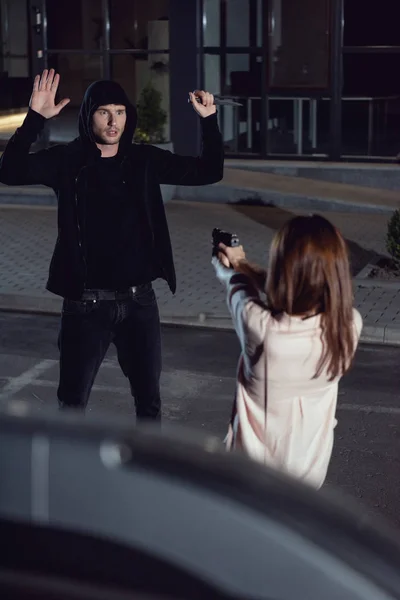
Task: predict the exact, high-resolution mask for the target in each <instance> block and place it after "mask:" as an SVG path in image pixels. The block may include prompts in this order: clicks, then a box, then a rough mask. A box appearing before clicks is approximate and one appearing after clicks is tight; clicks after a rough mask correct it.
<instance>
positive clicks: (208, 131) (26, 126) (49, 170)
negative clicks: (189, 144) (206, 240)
mask: <svg viewBox="0 0 400 600" xmlns="http://www.w3.org/2000/svg"><path fill="white" fill-rule="evenodd" d="M105 90H107V92H108V91H112V93H113V94H114V92H115V94H116V96H114V97H115V100H114V102H115V101H117V95H118V102H119V100H120V99H121V96H120V94H123V97H124V100H125V101H124V104H125V105H126V106H127V109H128V110H129V111H130V112H131V116H130V117H129V119H128V123H127V127H126V130H125V133H124V135H123V140H122V143H121V146H120V151H119V153H118V160H119V161H120V168H121V171H122V174H123V180H124V181H125V183H126V185H127V189H128V192H129V193H130V194H131V196H132V201H135V202H137V203H138V204H139V205H140V206H141V207H143V211H144V214H145V218H146V227H148V231H149V232H150V233H149V238H150V239H149V244H150V245H151V248H152V251H153V253H154V254H155V255H156V256H157V259H158V261H159V264H160V274H161V277H163V278H164V279H165V280H166V281H167V282H168V285H169V287H170V289H171V291H172V292H173V293H174V292H175V289H176V278H175V269H174V262H173V256H172V247H171V241H170V236H169V231H168V225H167V220H166V215H165V210H164V204H163V200H162V195H161V190H160V184H171V185H188V186H198V185H207V184H211V183H215V182H217V181H220V180H221V179H222V176H223V164H224V152H223V143H222V137H221V134H220V131H219V128H218V121H217V116H216V115H215V114H214V115H211V116H210V117H207V118H205V119H202V118H200V124H201V129H202V150H201V154H200V155H199V156H198V157H192V156H179V155H176V154H173V153H172V152H168V151H166V150H162V149H160V148H157V147H155V146H151V145H148V144H132V143H131V142H132V136H133V132H134V129H135V125H136V111H135V109H134V108H133V107H132V105H131V104H130V103H129V101H128V99H127V98H126V96H125V93H124V92H123V90H122V88H121V87H120V86H116V84H114V83H111V82H107V84H100V83H99V82H96V83H95V84H92V86H90V87H89V89H88V91H87V92H86V94H85V98H84V100H83V103H82V109H81V118H80V123H79V126H80V136H79V137H78V138H77V139H76V140H74V141H73V142H71V143H70V144H63V145H57V146H53V147H51V148H49V149H48V150H41V151H39V152H36V153H31V152H29V150H30V147H31V145H32V144H33V143H34V142H35V141H36V139H37V137H38V135H39V134H40V133H41V131H42V129H43V127H44V123H45V120H46V119H45V118H44V117H42V116H41V115H40V114H38V113H37V112H35V111H33V110H31V109H30V110H29V111H28V114H27V116H26V118H25V120H24V122H23V124H22V126H21V127H20V128H19V129H17V131H16V132H15V134H14V135H13V136H12V137H11V138H10V140H9V142H8V144H7V146H6V149H5V151H4V153H3V155H2V157H1V159H0V182H2V183H5V184H7V185H35V184H41V185H46V186H48V187H50V188H52V189H53V190H54V191H55V193H56V195H57V202H58V235H57V241H56V246H55V249H54V253H53V257H52V260H51V263H50V269H49V278H48V281H47V289H48V290H49V291H50V292H53V293H54V294H58V295H60V296H63V297H65V298H70V299H79V298H80V297H81V296H82V293H83V290H84V289H85V288H87V275H88V273H87V264H86V258H85V223H84V222H82V216H81V214H80V210H79V207H81V206H82V200H84V198H85V192H86V189H87V182H88V180H87V172H88V170H90V167H91V166H92V165H93V164H94V163H95V162H96V160H97V159H98V158H99V157H100V151H99V150H98V149H97V147H96V145H95V143H94V141H93V139H92V133H91V128H90V115H91V114H92V111H93V110H94V106H95V103H96V102H103V99H102V94H103V92H104V91H105ZM94 100H95V101H94ZM106 103H110V99H109V95H108V93H107V100H106ZM188 110H192V109H191V108H190V107H188ZM194 125H195V124H193V126H194ZM188 135H190V132H189V133H188ZM210 226H211V225H210ZM110 243H111V240H109V239H107V238H106V239H104V244H105V245H107V244H110Z"/></svg>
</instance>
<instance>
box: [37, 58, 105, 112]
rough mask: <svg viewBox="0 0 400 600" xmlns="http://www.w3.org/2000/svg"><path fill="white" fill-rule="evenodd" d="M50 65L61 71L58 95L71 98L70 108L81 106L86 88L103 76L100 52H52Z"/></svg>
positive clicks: (58, 71) (49, 60)
mask: <svg viewBox="0 0 400 600" xmlns="http://www.w3.org/2000/svg"><path fill="white" fill-rule="evenodd" d="M48 66H49V68H50V69H51V68H53V69H55V70H56V72H57V73H60V85H59V88H58V95H59V96H60V98H70V99H71V102H70V104H68V108H69V109H73V108H77V107H79V106H80V105H81V102H82V98H83V95H84V93H85V91H86V88H87V87H88V86H89V85H90V84H91V83H93V81H96V80H98V79H102V77H103V59H102V56H101V55H98V54H80V53H79V54H50V55H49V59H48Z"/></svg>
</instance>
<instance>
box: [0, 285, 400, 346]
mask: <svg viewBox="0 0 400 600" xmlns="http://www.w3.org/2000/svg"><path fill="white" fill-rule="evenodd" d="M61 306H62V300H61V299H60V298H58V297H54V298H52V297H50V296H49V297H48V298H41V297H37V296H36V297H35V296H22V295H21V294H0V311H4V312H11V313H21V314H33V315H35V314H36V315H48V316H54V315H59V314H60V312H61ZM160 320H161V324H162V325H170V326H180V327H197V328H204V329H216V330H219V331H233V330H234V328H233V324H232V321H231V318H230V317H229V315H228V314H227V315H226V317H224V316H213V315H209V314H205V313H200V314H197V315H185V316H183V315H174V314H169V315H168V314H163V313H162V310H161V309H160ZM360 342H362V343H365V344H380V345H388V346H400V324H391V325H377V324H370V323H364V327H363V330H362V334H361V338H360Z"/></svg>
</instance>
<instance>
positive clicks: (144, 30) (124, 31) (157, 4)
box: [99, 0, 169, 50]
mask: <svg viewBox="0 0 400 600" xmlns="http://www.w3.org/2000/svg"><path fill="white" fill-rule="evenodd" d="M99 4H100V3H99ZM168 18H169V1H168V0H110V24H111V25H110V27H111V31H110V38H111V42H110V43H111V48H113V49H120V50H125V49H126V50H127V49H131V50H165V49H167V48H169V21H168Z"/></svg>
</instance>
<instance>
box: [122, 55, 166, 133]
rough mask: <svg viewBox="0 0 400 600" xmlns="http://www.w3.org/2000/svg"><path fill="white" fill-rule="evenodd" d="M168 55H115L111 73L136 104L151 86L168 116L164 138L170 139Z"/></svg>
mask: <svg viewBox="0 0 400 600" xmlns="http://www.w3.org/2000/svg"><path fill="white" fill-rule="evenodd" d="M168 61H169V58H168V55H167V54H162V53H160V54H153V53H152V54H146V53H141V54H115V55H113V56H112V57H111V73H112V78H113V80H114V81H118V83H119V84H120V85H122V87H123V88H124V90H125V91H126V93H127V95H128V97H129V99H130V100H131V102H133V103H134V104H137V103H138V101H139V100H140V95H141V93H142V90H143V88H144V87H145V86H147V85H151V87H152V88H154V90H156V91H157V92H159V95H160V108H161V109H162V110H164V111H165V112H166V114H167V121H166V124H165V127H164V133H163V137H164V139H165V140H166V141H169V139H170V125H169V120H170V106H169V101H170V94H169V69H168Z"/></svg>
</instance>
